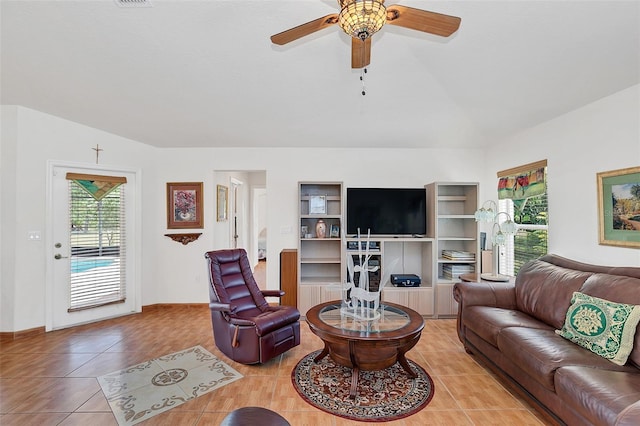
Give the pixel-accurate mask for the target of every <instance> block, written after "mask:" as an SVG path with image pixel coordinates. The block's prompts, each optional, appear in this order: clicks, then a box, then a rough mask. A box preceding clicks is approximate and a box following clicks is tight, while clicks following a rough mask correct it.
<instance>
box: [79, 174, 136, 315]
mask: <svg viewBox="0 0 640 426" xmlns="http://www.w3.org/2000/svg"><path fill="white" fill-rule="evenodd" d="M69 175H71V174H69ZM69 175H68V176H67V179H69V178H70V176H69ZM74 177H75V178H77V177H78V176H73V177H72V178H74ZM80 177H81V179H74V180H70V181H69V219H70V225H69V229H70V232H69V246H70V247H71V256H70V265H69V272H70V277H69V283H70V291H69V308H68V311H69V312H73V311H78V310H82V309H89V308H93V307H97V306H102V305H106V304H112V303H122V302H124V301H125V299H126V280H125V277H126V274H125V271H126V262H125V259H126V235H125V229H126V227H125V202H124V200H125V198H124V193H125V186H124V185H122V183H123V182H122V179H124V178H120V182H117V181H116V182H113V179H112V181H111V182H109V181H107V180H105V181H98V180H93V179H94V178H103V176H95V177H94V176H88V175H82V176H80ZM87 177H89V179H87ZM107 178H108V177H107ZM124 181H125V182H126V179H125V180H124ZM88 188H89V189H88ZM96 194H98V198H96Z"/></svg>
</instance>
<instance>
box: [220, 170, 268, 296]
mask: <svg viewBox="0 0 640 426" xmlns="http://www.w3.org/2000/svg"><path fill="white" fill-rule="evenodd" d="M266 175H267V173H266V170H216V171H214V183H215V184H216V185H222V186H226V187H227V188H229V191H228V193H229V197H228V215H227V217H228V219H227V220H221V221H217V222H216V228H215V232H214V246H215V247H216V248H244V249H245V250H246V251H247V255H248V257H249V261H250V262H251V267H252V270H253V271H254V276H255V277H256V281H257V282H258V285H259V286H260V288H262V289H266V276H267V259H268V256H269V250H268V244H267V241H268V238H267V236H268V230H267V185H266ZM216 207H217V206H216Z"/></svg>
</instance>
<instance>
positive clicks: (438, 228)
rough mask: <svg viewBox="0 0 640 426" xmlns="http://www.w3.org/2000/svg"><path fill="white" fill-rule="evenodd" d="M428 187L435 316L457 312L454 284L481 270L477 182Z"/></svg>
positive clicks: (428, 228) (443, 183) (428, 221)
mask: <svg viewBox="0 0 640 426" xmlns="http://www.w3.org/2000/svg"><path fill="white" fill-rule="evenodd" d="M426 188H427V205H428V211H429V212H430V214H429V215H427V236H429V237H431V238H433V239H434V241H435V242H434V251H435V261H434V268H433V278H432V279H433V282H434V289H435V316H452V315H455V314H456V312H457V304H456V302H455V300H453V295H452V290H453V284H455V283H456V282H458V281H459V276H460V275H461V274H467V273H475V272H476V271H479V253H480V251H479V248H480V245H479V238H478V235H479V234H478V225H477V222H476V220H475V217H474V213H475V211H476V210H477V208H478V189H479V188H478V183H475V182H433V183H430V184H428V185H427V186H426Z"/></svg>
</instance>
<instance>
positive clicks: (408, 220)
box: [347, 188, 427, 236]
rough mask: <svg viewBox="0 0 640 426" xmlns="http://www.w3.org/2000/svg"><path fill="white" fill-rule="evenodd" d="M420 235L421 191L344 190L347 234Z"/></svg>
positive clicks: (423, 224)
mask: <svg viewBox="0 0 640 426" xmlns="http://www.w3.org/2000/svg"><path fill="white" fill-rule="evenodd" d="M358 228H360V234H361V235H366V234H367V230H370V232H371V235H392V236H395V235H424V234H426V232H427V195H426V191H425V189H424V188H347V234H348V235H349V236H351V235H355V234H357V232H358Z"/></svg>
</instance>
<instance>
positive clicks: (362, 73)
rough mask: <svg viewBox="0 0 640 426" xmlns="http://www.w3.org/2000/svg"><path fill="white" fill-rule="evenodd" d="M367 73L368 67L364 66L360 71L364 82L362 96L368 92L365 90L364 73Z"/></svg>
mask: <svg viewBox="0 0 640 426" xmlns="http://www.w3.org/2000/svg"><path fill="white" fill-rule="evenodd" d="M366 73H367V69H366V68H362V71H360V81H361V82H362V96H364V95H366V94H367V92H366V90H365V85H364V75H365V74H366Z"/></svg>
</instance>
